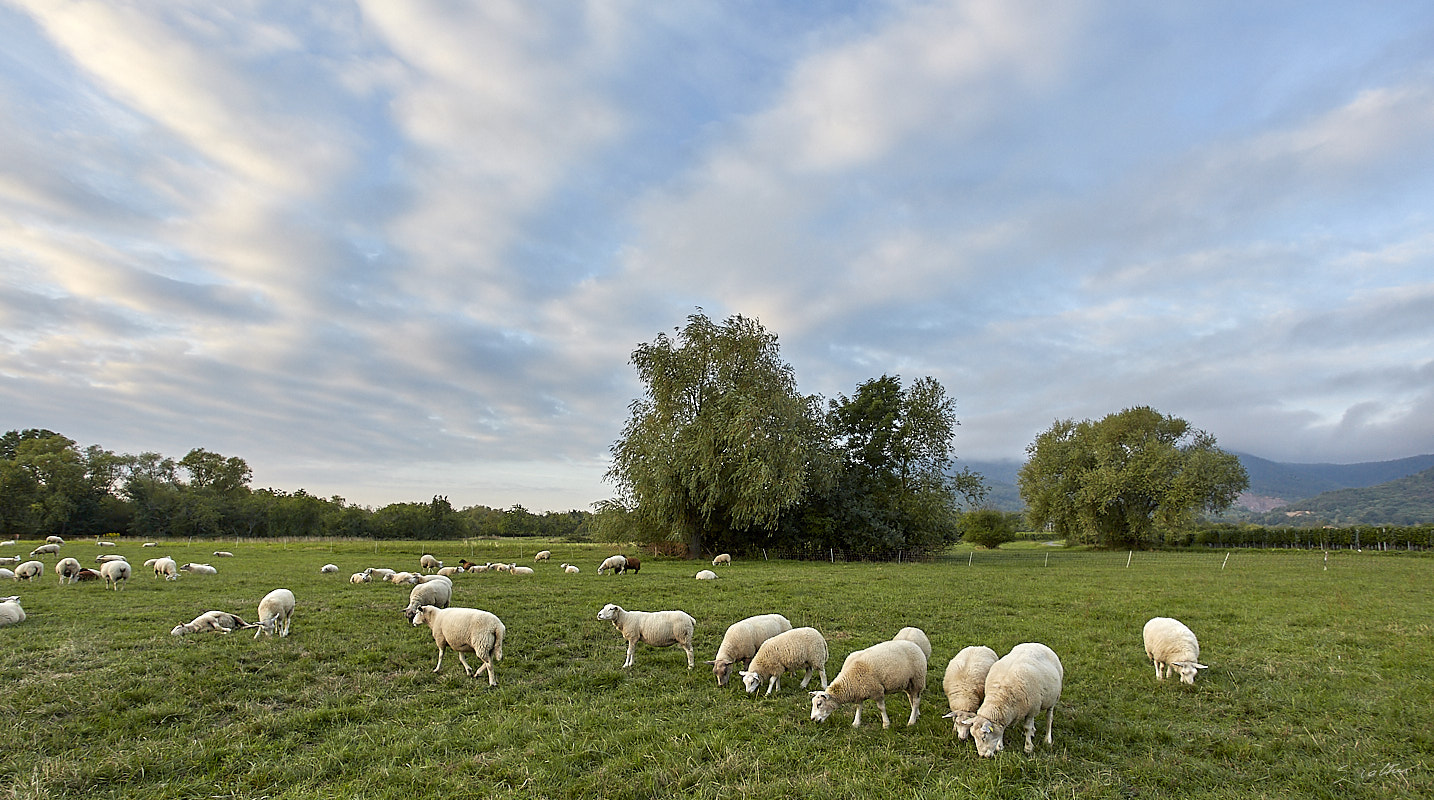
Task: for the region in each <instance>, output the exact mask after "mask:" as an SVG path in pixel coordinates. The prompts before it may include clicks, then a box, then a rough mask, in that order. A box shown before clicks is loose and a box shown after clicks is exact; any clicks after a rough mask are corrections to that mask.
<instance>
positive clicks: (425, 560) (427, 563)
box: [418, 553, 443, 571]
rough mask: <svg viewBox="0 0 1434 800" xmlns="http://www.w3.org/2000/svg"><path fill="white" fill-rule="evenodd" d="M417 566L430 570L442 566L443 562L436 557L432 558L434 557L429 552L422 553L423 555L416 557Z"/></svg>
mask: <svg viewBox="0 0 1434 800" xmlns="http://www.w3.org/2000/svg"><path fill="white" fill-rule="evenodd" d="M418 566H419V568H420V569H426V570H430V571H432V570H436V569H438V568H440V567H442V566H443V562H442V561H439V560H438V559H436V558H434V557H433V556H432V555H431V554H429V553H424V554H423V555H421V556H419V557H418Z"/></svg>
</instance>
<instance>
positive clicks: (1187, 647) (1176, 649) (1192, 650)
mask: <svg viewBox="0 0 1434 800" xmlns="http://www.w3.org/2000/svg"><path fill="white" fill-rule="evenodd" d="M1145 655H1147V656H1149V657H1150V661H1151V663H1153V664H1154V665H1155V679H1156V680H1161V681H1163V680H1165V675H1166V674H1167V673H1168V674H1171V675H1173V674H1175V673H1176V672H1179V673H1180V682H1181V683H1189V684H1193V683H1195V676H1196V675H1199V674H1200V670H1202V669H1209V667H1207V666H1205V665H1204V664H1201V663H1200V642H1199V641H1198V640H1197V639H1196V638H1195V632H1194V631H1192V630H1190V629H1189V628H1188V627H1186V626H1185V623H1183V622H1181V621H1180V620H1178V619H1171V618H1170V617H1154V618H1153V619H1151V620H1150V621H1149V622H1147V623H1145Z"/></svg>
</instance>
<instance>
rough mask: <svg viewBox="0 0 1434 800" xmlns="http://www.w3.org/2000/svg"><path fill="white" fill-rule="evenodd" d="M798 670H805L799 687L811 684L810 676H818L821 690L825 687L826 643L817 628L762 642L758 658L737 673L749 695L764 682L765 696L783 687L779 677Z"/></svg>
mask: <svg viewBox="0 0 1434 800" xmlns="http://www.w3.org/2000/svg"><path fill="white" fill-rule="evenodd" d="M799 669H804V670H806V675H804V676H802V684H801V686H802V688H803V689H805V688H807V684H808V683H811V680H812V675H813V673H816V674H818V675H820V676H821V681H822V688H823V689H826V688H827V640H826V639H825V638H823V637H822V635H821V633H820V632H818V631H817V629H816V628H793V629H792V630H789V631H786V632H784V633H779V634H777V635H776V636H773V637H772V638H770V639H768V640H767V641H765V642H763V643H762V646H761V647H760V648H758V650H757V655H756V656H755V657H753V658H752V663H751V664H750V665H749V666H748V668H747V669H746V670H745V671H743V672H741V673H739V674H740V675H741V676H742V687H743V688H745V689H746V690H747V693H748V694H752V693H754V692H756V691H757V690H758V689H759V688H761V686H762V682H763V681H766V682H767V694H766V696H768V697H770V696H771V694H772V692H774V691H777V690H778V689H781V688H782V680H781V679H782V674H783V673H786V672H792V671H796V670H799Z"/></svg>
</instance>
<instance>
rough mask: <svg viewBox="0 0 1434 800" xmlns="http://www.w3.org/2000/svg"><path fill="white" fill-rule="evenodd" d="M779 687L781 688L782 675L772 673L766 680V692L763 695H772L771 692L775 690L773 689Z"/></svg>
mask: <svg viewBox="0 0 1434 800" xmlns="http://www.w3.org/2000/svg"><path fill="white" fill-rule="evenodd" d="M781 688H782V676H781V675H773V676H772V679H771V680H770V681H768V682H767V694H766V695H765V696H766V697H771V696H772V692H775V691H777V690H778V689H781Z"/></svg>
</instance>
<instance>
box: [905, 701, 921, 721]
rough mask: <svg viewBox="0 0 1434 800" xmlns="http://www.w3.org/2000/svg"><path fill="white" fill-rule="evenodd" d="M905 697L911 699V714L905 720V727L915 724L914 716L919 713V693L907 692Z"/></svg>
mask: <svg viewBox="0 0 1434 800" xmlns="http://www.w3.org/2000/svg"><path fill="white" fill-rule="evenodd" d="M906 698H907V699H908V700H910V701H911V716H910V717H909V718H908V719H907V720H906V727H908V728H909V727H911V726H912V725H915V724H916V718H917V717H918V716H920V715H921V695H919V694H907V695H906Z"/></svg>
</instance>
